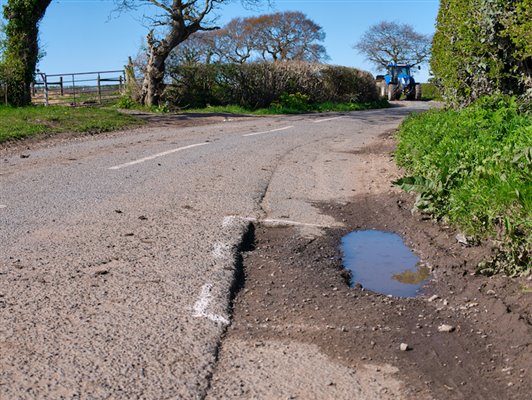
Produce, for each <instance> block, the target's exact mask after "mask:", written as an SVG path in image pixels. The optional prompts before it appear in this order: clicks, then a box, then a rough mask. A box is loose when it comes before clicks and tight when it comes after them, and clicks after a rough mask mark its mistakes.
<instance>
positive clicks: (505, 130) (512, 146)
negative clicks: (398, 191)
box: [396, 97, 532, 275]
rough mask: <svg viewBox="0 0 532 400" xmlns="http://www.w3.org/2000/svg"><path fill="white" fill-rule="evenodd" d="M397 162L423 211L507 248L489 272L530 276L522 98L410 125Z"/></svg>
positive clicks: (531, 120)
mask: <svg viewBox="0 0 532 400" xmlns="http://www.w3.org/2000/svg"><path fill="white" fill-rule="evenodd" d="M399 141H400V143H399V146H398V148H397V153H396V157H397V162H398V164H399V165H400V166H402V167H404V168H405V169H406V170H407V171H408V172H409V173H410V174H411V176H408V177H405V178H403V179H401V180H399V181H398V182H397V184H398V185H400V186H401V187H402V188H403V189H405V190H414V191H416V192H418V193H419V194H418V197H417V202H416V207H417V208H418V209H419V210H421V211H422V212H425V213H429V214H431V215H433V216H434V217H435V218H441V219H443V220H445V221H446V222H449V223H452V224H454V225H456V226H457V227H459V228H460V229H461V230H462V231H463V232H464V233H465V234H466V235H469V236H472V237H474V238H476V239H485V238H492V239H494V240H495V241H496V243H497V244H498V245H499V246H500V248H501V250H502V251H503V252H502V253H500V254H499V255H498V257H497V258H496V259H494V260H492V261H491V262H490V263H485V264H483V265H482V266H481V269H482V270H483V272H486V273H493V272H496V271H504V272H505V273H507V274H509V275H516V274H519V273H530V272H531V271H530V268H531V266H530V245H531V243H532V219H531V215H532V116H531V115H526V114H521V113H519V110H518V105H517V103H516V100H515V99H514V98H502V97H486V98H482V99H480V100H478V101H476V102H475V103H473V104H472V105H471V106H469V107H467V108H465V109H463V110H461V111H455V110H433V111H429V112H427V113H424V114H420V115H415V116H412V117H410V118H409V119H408V120H406V121H405V122H404V124H403V126H402V129H401V131H400V133H399Z"/></svg>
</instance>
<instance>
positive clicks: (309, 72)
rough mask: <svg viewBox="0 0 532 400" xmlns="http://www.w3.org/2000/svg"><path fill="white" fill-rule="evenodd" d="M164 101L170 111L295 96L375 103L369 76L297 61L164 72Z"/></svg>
mask: <svg viewBox="0 0 532 400" xmlns="http://www.w3.org/2000/svg"><path fill="white" fill-rule="evenodd" d="M168 73H169V76H170V78H171V83H170V84H169V85H168V86H167V88H166V90H165V100H166V101H167V102H168V103H169V104H170V105H172V106H175V107H180V108H184V107H205V106H207V105H211V106H219V105H239V106H242V107H246V108H250V109H257V108H264V107H269V106H270V105H271V104H272V103H274V102H278V101H279V100H280V99H281V97H282V96H283V95H287V94H295V93H300V94H302V95H304V96H307V97H308V99H309V101H310V102H312V103H324V102H334V103H345V102H366V101H375V100H378V98H379V96H378V91H377V87H376V86H375V80H374V78H373V76H372V75H371V74H370V73H368V72H365V71H360V70H357V69H354V68H347V67H339V66H331V65H323V64H310V63H303V62H292V61H287V62H274V63H268V62H260V63H248V64H198V65H192V66H177V67H175V68H172V69H171V70H170V71H168Z"/></svg>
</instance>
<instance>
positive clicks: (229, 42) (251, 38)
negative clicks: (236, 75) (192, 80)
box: [213, 18, 256, 64]
mask: <svg viewBox="0 0 532 400" xmlns="http://www.w3.org/2000/svg"><path fill="white" fill-rule="evenodd" d="M214 35H215V41H214V43H213V45H214V51H215V53H216V55H217V57H218V60H219V61H220V62H229V63H237V64H243V63H245V62H246V61H248V60H249V59H250V58H251V57H252V55H253V51H254V49H255V46H256V32H255V31H254V30H253V27H252V25H251V24H250V23H249V19H248V18H234V19H232V20H231V21H230V22H229V23H228V24H227V25H226V26H225V27H224V28H223V29H221V30H219V31H216V32H214Z"/></svg>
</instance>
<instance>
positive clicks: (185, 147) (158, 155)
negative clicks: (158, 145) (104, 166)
mask: <svg viewBox="0 0 532 400" xmlns="http://www.w3.org/2000/svg"><path fill="white" fill-rule="evenodd" d="M208 144H209V143H208V142H204V143H196V144H191V145H189V146H184V147H179V148H177V149H172V150H168V151H163V152H162V153H157V154H154V155H151V156H148V157H144V158H140V159H138V160H135V161H130V162H127V163H124V164H120V165H115V166H114V167H111V168H109V169H110V170H117V169H121V168H125V167H130V166H132V165H136V164H140V163H143V162H146V161H150V160H153V159H155V158H159V157H163V156H167V155H168V154H172V153H177V152H178V151H183V150H188V149H192V148H194V147H198V146H205V145H208Z"/></svg>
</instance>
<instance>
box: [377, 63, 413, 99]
mask: <svg viewBox="0 0 532 400" xmlns="http://www.w3.org/2000/svg"><path fill="white" fill-rule="evenodd" d="M411 69H412V65H410V64H400V63H390V64H388V67H387V70H388V73H387V74H386V75H384V76H382V75H379V76H377V85H378V86H379V87H380V90H381V95H382V96H385V97H387V98H388V100H398V99H399V98H400V97H401V95H404V96H405V97H406V98H407V99H408V100H421V86H420V85H419V84H417V83H416V81H415V80H414V77H413V76H412V74H411Z"/></svg>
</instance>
